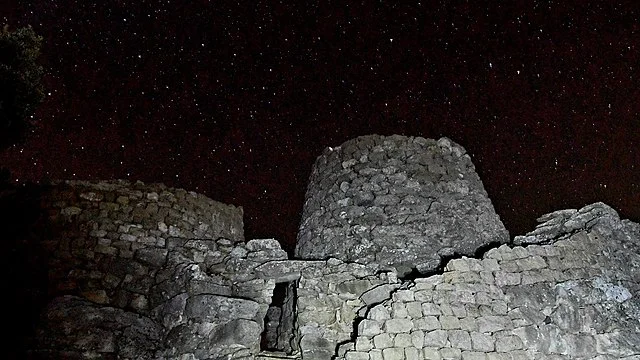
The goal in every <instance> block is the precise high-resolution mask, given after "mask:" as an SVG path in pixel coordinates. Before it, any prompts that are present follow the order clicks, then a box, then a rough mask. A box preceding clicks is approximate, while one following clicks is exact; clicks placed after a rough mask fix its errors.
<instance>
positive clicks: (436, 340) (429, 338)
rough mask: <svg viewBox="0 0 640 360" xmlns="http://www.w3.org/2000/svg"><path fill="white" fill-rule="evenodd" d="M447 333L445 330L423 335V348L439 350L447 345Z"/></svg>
mask: <svg viewBox="0 0 640 360" xmlns="http://www.w3.org/2000/svg"><path fill="white" fill-rule="evenodd" d="M447 338H448V335H447V332H446V331H445V330H433V331H429V332H427V333H425V334H424V346H426V347H435V348H441V347H444V346H445V345H446V344H447Z"/></svg>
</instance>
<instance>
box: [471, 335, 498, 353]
mask: <svg viewBox="0 0 640 360" xmlns="http://www.w3.org/2000/svg"><path fill="white" fill-rule="evenodd" d="M470 336H471V347H472V349H473V350H475V351H483V352H491V351H493V350H494V349H495V340H494V338H493V337H492V336H490V335H487V334H484V333H481V332H477V331H473V332H471V334H470Z"/></svg>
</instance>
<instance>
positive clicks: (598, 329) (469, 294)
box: [7, 137, 640, 360]
mask: <svg viewBox="0 0 640 360" xmlns="http://www.w3.org/2000/svg"><path fill="white" fill-rule="evenodd" d="M375 139H377V138H375V137H372V138H367V137H365V138H362V139H360V140H359V141H356V142H353V143H351V145H353V144H359V145H358V146H356V147H355V148H354V147H353V146H351V147H350V148H349V149H346V148H344V149H342V150H339V151H338V153H337V154H340V156H342V158H339V159H338V160H340V161H338V162H336V164H337V165H336V166H335V167H336V169H334V170H331V171H329V170H327V171H328V173H327V174H330V173H331V172H332V171H333V172H334V173H337V174H342V175H345V176H346V177H342V178H340V179H333V178H331V176H328V175H327V176H328V177H327V178H326V179H328V180H326V179H325V180H322V181H324V182H323V183H322V186H321V187H320V188H322V189H332V188H333V187H334V185H335V189H333V190H331V191H334V190H335V191H336V192H341V193H342V195H340V196H341V198H339V199H338V200H337V201H338V203H339V204H338V208H336V209H333V210H339V211H337V212H336V211H330V212H323V213H322V214H324V215H322V214H320V215H318V214H316V215H318V216H324V217H325V220H326V218H329V217H334V216H337V217H338V218H340V219H342V220H344V221H347V223H348V221H355V222H357V223H353V224H352V225H353V226H352V227H350V229H352V230H353V233H351V234H350V235H348V236H352V237H354V238H355V237H356V236H355V235H357V234H361V233H363V231H364V230H366V229H364V228H363V227H362V226H364V225H363V224H366V222H367V221H373V222H372V223H375V224H378V221H380V223H379V224H380V229H377V230H375V231H373V230H371V231H370V232H369V233H370V235H371V236H372V237H370V238H367V237H363V238H362V239H365V240H366V239H370V240H371V239H378V240H389V241H390V242H389V243H393V242H394V241H396V240H398V241H399V239H400V237H399V235H398V234H400V233H401V231H402V229H403V227H406V228H407V229H409V233H411V231H414V230H415V227H414V226H418V225H416V224H420V223H430V224H432V225H433V223H432V222H431V221H433V219H434V218H429V216H431V215H429V216H423V217H422V218H420V217H419V216H418V215H416V214H418V213H419V212H420V211H422V213H420V214H422V215H424V214H427V213H430V212H431V211H432V209H433V206H432V205H433V204H429V205H428V206H427V205H425V204H424V203H420V201H422V200H420V197H421V196H423V195H424V194H422V193H421V192H420V191H423V190H425V189H427V190H429V189H431V190H429V191H435V190H434V189H436V190H438V189H439V190H438V191H441V195H437V196H444V197H447V196H450V197H452V198H455V196H456V195H455V194H457V192H456V191H453V190H451V188H450V187H451V186H453V185H455V184H458V185H460V186H462V185H461V183H459V182H455V183H454V184H453V185H452V183H451V182H452V181H454V180H452V179H450V178H448V177H447V176H449V175H451V174H457V172H454V173H451V170H450V169H451V167H450V166H453V169H454V170H455V169H457V168H455V166H459V164H460V163H463V164H464V163H465V162H466V161H468V159H467V160H465V159H466V158H465V155H464V153H463V152H462V150H460V149H458V148H457V147H456V146H455V145H452V144H450V143H449V145H447V142H446V140H442V139H441V141H440V142H439V143H438V142H429V141H426V140H424V139H419V138H411V139H409V140H410V141H409V140H407V138H401V137H400V138H398V137H392V138H390V139H387V138H385V140H383V141H382V142H380V143H376V141H377V140H375ZM387 140H389V141H387ZM423 140H424V141H423ZM425 141H426V142H425ZM361 142H362V144H361ZM416 142H417V145H416ZM372 144H373V145H372ZM360 145H362V146H360ZM425 147H426V148H429V147H437V148H438V149H440V150H439V151H441V152H442V153H436V154H435V155H434V154H433V153H431V152H427V154H431V155H427V158H428V159H427V160H424V159H423V160H424V161H423V160H417V165H416V166H414V167H411V166H408V167H407V164H409V165H411V164H413V163H412V161H414V160H409V159H410V158H411V156H413V155H408V154H414V155H415V154H416V153H422V152H421V151H422V150H424V148H425ZM449 148H450V153H447V149H449ZM456 149H457V150H456ZM357 152H361V154H360V155H357V156H354V154H356V153H357ZM456 152H460V154H458V155H456ZM365 153H366V154H365ZM331 154H332V153H328V154H325V155H326V157H331V156H333V155H331ZM447 154H448V155H447ZM417 156H418V155H416V157H417ZM447 156H449V157H450V158H451V159H449V158H447ZM438 157H441V158H442V159H440V158H438ZM437 158H438V159H440V160H437V161H436V160H434V159H437ZM461 158H462V159H461ZM398 159H404V160H402V161H404V163H403V162H402V161H400V160H398ZM443 159H444V160H443ZM452 159H453V160H452ZM455 159H457V160H455ZM334 160H335V159H334ZM454 160H455V161H454ZM319 161H320V160H319ZM332 161H333V160H332ZM332 161H328V162H326V163H325V164H324V165H322V166H325V167H326V166H329V165H330V163H333V162H332ZM438 161H439V162H440V163H437V162H438ZM456 161H458V162H456ZM372 162H374V163H375V164H378V165H376V166H378V167H377V168H376V167H374V166H371V165H372ZM434 162H435V163H434ZM380 164H382V165H384V166H382V165H380ZM438 164H439V165H438ZM443 164H444V165H443ZM452 164H453V165H452ZM455 164H458V165H455ZM469 164H470V163H469ZM414 165H415V164H414ZM441 165H442V166H441ZM425 166H426V167H427V170H424V169H422V167H425ZM448 166H449V167H448ZM405 168H406V169H405ZM403 169H405V170H403ZM421 169H422V170H421ZM447 169H449V170H447ZM469 169H471V170H472V168H471V167H469V168H467V169H466V170H469ZM463 170H464V169H463ZM344 171H346V172H344ZM349 171H353V172H357V174H358V176H360V175H363V176H364V177H363V179H364V178H366V179H367V180H366V181H361V180H358V179H359V177H355V178H351V177H350V176H349V174H350V173H349ZM461 173H462V172H461ZM434 174H435V175H434ZM465 174H466V173H465ZM325 175H326V174H325ZM436 175H438V176H439V177H437V176H436ZM317 176H319V175H317ZM420 176H423V177H429V176H431V177H434V176H435V177H437V179H438V180H437V181H435V182H434V183H433V188H429V187H428V186H426V185H425V186H423V185H420V187H415V186H413V185H411V184H410V181H412V177H413V178H415V177H418V178H419V177H420ZM473 176H474V175H469V174H467V175H464V176H463V177H466V178H467V179H468V178H473ZM421 179H422V178H421ZM422 180H424V179H422ZM422 180H420V181H422ZM473 182H474V181H471V180H469V183H473ZM385 183H387V184H385ZM336 184H337V185H336ZM367 184H369V186H368V185H367ZM418 184H421V183H420V182H418ZM425 184H426V183H425ZM395 185H398V186H397V187H394V186H395ZM470 188H473V186H471V187H470ZM443 189H444V190H443ZM417 190H420V191H417ZM445 190H446V191H445ZM331 191H330V192H329V193H331ZM352 191H356V192H357V193H354V194H351V195H349V196H347V195H345V194H348V193H349V192H352ZM425 191H426V190H425ZM473 191H475V190H473ZM473 191H469V192H466V194H467V195H469V194H471V195H470V196H472V198H473V196H476V195H478V193H477V192H476V193H474V192H473ZM458 193H459V192H458ZM421 194H422V195H421ZM430 194H431V195H433V192H432V193H430ZM439 194H440V193H439ZM442 194H445V195H442ZM452 194H454V195H452ZM474 194H475V195H474ZM40 195H41V196H40V197H38V198H37V199H38V201H39V202H41V205H40V206H41V207H40V208H41V209H42V210H44V212H43V214H44V215H43V217H44V219H40V220H39V221H41V222H42V223H37V224H36V225H34V227H32V228H30V229H29V231H28V234H29V237H28V238H24V239H21V240H22V241H23V242H22V243H21V244H22V245H21V246H24V244H30V242H33V247H32V248H28V247H23V248H20V249H21V251H22V252H23V253H26V254H29V255H30V256H31V255H34V256H35V255H38V256H39V257H32V258H31V259H34V260H31V261H30V262H28V263H27V264H28V265H29V267H28V268H27V269H26V271H22V272H24V273H25V274H28V275H30V276H34V277H36V276H37V277H38V279H39V281H41V284H44V285H45V287H44V288H28V289H27V287H25V288H24V289H21V290H22V292H21V294H22V295H21V296H23V298H24V299H27V301H31V302H32V303H38V304H40V303H42V304H44V305H45V308H44V311H43V312H42V317H41V318H40V319H39V321H36V320H37V319H35V318H31V319H30V320H31V322H33V323H34V324H36V323H37V324H36V327H35V329H36V333H35V334H33V336H32V337H31V338H29V339H27V340H28V341H25V342H24V343H25V344H28V345H29V346H31V347H30V352H29V354H28V355H29V356H31V358H74V359H115V358H118V359H163V360H169V359H181V360H187V359H189V360H199V359H244V360H249V359H263V360H266V359H269V360H273V359H301V360H307V359H317V360H324V359H337V360H341V359H342V360H344V359H368V360H388V359H403V360H406V359H483V360H491V359H510V360H513V359H598V360H601V359H636V358H637V357H638V356H640V331H638V328H639V326H640V323H639V322H638V319H640V302H639V300H638V296H639V294H640V225H639V224H636V223H633V222H630V221H628V220H620V219H619V217H618V215H617V213H615V211H614V210H613V209H611V208H610V207H608V206H607V205H605V204H602V203H596V204H592V205H589V206H586V207H584V208H583V209H579V210H560V211H556V212H553V213H551V214H548V215H544V216H542V217H541V218H540V219H539V220H540V221H541V222H543V224H542V225H541V226H539V227H538V228H537V229H536V230H535V231H534V232H532V233H530V234H527V235H525V236H522V237H516V242H517V244H516V245H506V244H505V245H501V246H499V247H495V248H492V249H491V250H489V251H487V252H486V253H485V254H484V255H483V258H482V259H474V258H471V257H467V256H458V257H456V258H455V259H452V260H450V261H449V262H448V263H447V264H443V265H445V266H444V269H443V271H442V273H440V274H434V275H423V276H420V275H417V274H416V273H413V274H412V275H417V276H418V277H417V278H414V277H411V278H408V277H405V278H403V277H402V276H401V275H403V274H404V273H405V271H406V270H407V269H409V268H412V267H420V266H423V265H424V264H430V263H431V261H435V259H436V258H437V259H439V257H440V256H443V255H447V254H449V255H450V253H449V252H450V251H453V250H452V249H453V246H454V245H455V244H449V245H447V246H446V247H441V248H439V249H440V251H439V253H437V254H436V256H435V257H432V258H428V257H427V258H425V259H426V263H421V264H422V265H420V264H418V263H419V262H420V261H418V262H414V263H400V264H396V263H392V262H388V261H387V260H385V261H386V262H385V261H379V260H380V259H389V258H388V257H387V255H388V254H389V253H393V251H395V250H393V251H391V250H389V249H386V250H384V251H383V249H382V248H379V250H380V254H381V255H380V256H379V257H376V258H375V259H374V261H368V260H367V261H359V260H358V259H352V260H353V261H352V260H348V259H347V260H346V261H345V259H338V258H334V257H326V258H322V259H321V260H300V259H298V260H288V259H287V255H286V253H285V252H284V251H283V250H282V249H281V248H280V246H279V244H278V242H277V241H276V240H274V239H254V240H251V241H249V242H247V243H244V242H243V241H242V238H241V236H240V235H239V234H241V228H242V222H241V218H237V217H235V216H237V215H240V214H241V212H238V211H237V209H236V210H233V209H235V208H233V207H227V206H226V205H222V204H220V207H217V206H218V205H215V204H214V205H212V203H211V201H210V200H208V199H201V197H200V196H199V195H195V194H192V193H187V192H186V191H184V190H178V189H168V188H165V187H163V186H160V185H144V184H141V183H136V184H127V183H124V182H107V183H88V182H67V183H63V184H58V185H55V186H53V187H51V188H46V189H45V190H43V192H42V194H40ZM352 195H353V196H352ZM328 196H329V195H328ZM474 199H475V198H474ZM315 200H318V201H320V202H322V201H323V200H322V199H319V198H315ZM315 200H314V201H315ZM334 200H335V199H334ZM459 200H460V201H461V202H462V203H465V201H464V197H461V198H459ZM397 201H400V202H401V203H402V202H403V201H405V203H406V204H407V208H406V209H404V208H403V209H398V208H394V205H393V204H394V203H395V202H397ZM474 201H475V200H474ZM203 204H204V205H203ZM434 204H435V202H434ZM409 205H412V206H413V205H415V206H413V207H411V206H409ZM489 205H490V203H489ZM323 206H324V205H323ZM474 206H475V205H474ZM436 207H437V206H436ZM212 209H213V210H212ZM216 209H217V210H216ZM220 209H223V210H220ZM224 209H226V210H224ZM485 210H486V208H485ZM225 211H226V213H225ZM342 211H344V212H345V214H343V213H342ZM471 213H473V212H471ZM225 214H226V215H225ZM233 214H235V215H233ZM399 214H403V215H402V216H403V217H402V219H401V221H396V220H398V219H399V218H398V216H399ZM405 215H406V219H405V218H404V216H405ZM441 215H442V214H441ZM458 215H459V216H461V217H462V218H464V216H466V215H464V214H463V213H455V214H453V215H451V216H454V217H455V216H458ZM467 215H468V214H467ZM314 216H315V215H314ZM412 216H413V218H412V219H413V220H409V219H410V218H411V217H412ZM343 217H344V218H343ZM354 219H355V220H354ZM389 219H396V220H394V221H396V223H387V221H389ZM496 219H497V218H496ZM205 220H206V221H205ZM317 224H320V223H317ZM326 224H329V225H331V224H334V223H331V222H327V223H326ZM334 225H335V224H334ZM449 225H451V224H449ZM449 225H447V226H449ZM458 225H460V226H462V225H461V224H458ZM471 225H472V226H471V228H472V229H473V226H481V224H479V223H476V224H473V223H472V224H471ZM493 225H495V223H494V224H493ZM493 225H492V226H493ZM331 226H333V225H331ZM331 226H327V227H326V230H327V234H333V235H332V236H334V235H335V236H337V235H336V234H338V232H336V231H337V230H336V229H337V228H335V227H331ZM350 226H351V225H350ZM465 226H466V225H465ZM363 229H364V230H363ZM338 230H340V229H338ZM476 230H477V229H476ZM476 230H473V231H476ZM493 230H495V228H494V229H493ZM493 230H492V231H493ZM447 231H449V230H447ZM447 231H444V232H440V233H437V232H434V234H439V235H438V236H439V237H436V238H434V239H435V240H437V241H441V240H442V241H452V242H455V241H457V240H456V239H454V238H453V237H442V235H443V234H447V233H448V232H447ZM427 233H428V232H427ZM496 233H500V231H497V232H495V231H494V234H496ZM216 234H217V235H216ZM411 234H413V233H411ZM474 234H475V235H473V236H476V238H474V239H475V240H477V237H482V236H484V235H482V232H478V231H476V232H475V233H474ZM219 235H220V236H219ZM485 235H486V234H485ZM341 236H342V235H341ZM348 236H347V237H348ZM378 236H379V237H378ZM403 236H404V235H403ZM447 236H448V235H447ZM34 238H35V241H34ZM362 239H361V240H362ZM474 239H471V240H472V241H471V242H469V243H465V244H467V245H468V244H472V243H473V244H475V240H474ZM378 240H376V241H378ZM405 240H406V239H405ZM348 241H351V240H348ZM348 241H347V242H348ZM489 242H491V243H495V244H499V243H501V242H502V239H498V240H497V241H495V242H493V241H489ZM380 243H381V242H378V244H380ZM480 243H481V244H486V243H487V242H486V241H485V240H482V241H480V242H479V243H478V244H480ZM478 244H476V245H478ZM423 245H424V244H423ZM476 245H473V246H476ZM376 246H377V245H376ZM424 246H427V245H424ZM465 246H466V245H465ZM478 246H479V245H478ZM347 250H348V251H347V252H346V254H356V253H358V254H360V253H359V252H353V253H350V252H349V251H350V250H349V249H347ZM396 250H397V249H396ZM412 251H413V250H412ZM456 251H457V250H456ZM472 252H473V251H472ZM11 254H20V252H12V253H11ZM362 254H364V253H362ZM367 256H368V255H367ZM376 256H378V254H376ZM8 260H12V261H13V259H8ZM35 260H37V261H35ZM365 260H366V259H365ZM418 260H419V259H418ZM412 261H413V260H412ZM15 263H16V262H15V261H13V262H11V264H15ZM389 265H392V266H389ZM40 266H42V267H43V268H40ZM424 266H426V265H424ZM23 268H24V265H23ZM423 268H424V267H423ZM399 275H400V276H399ZM8 280H9V281H11V280H12V279H8ZM34 283H37V282H34V281H31V282H30V283H29V284H34ZM25 289H27V290H28V291H26V292H25V291H24V290H25ZM276 289H279V291H281V292H280V293H279V295H276V291H275V290H276ZM24 294H40V295H39V297H29V296H25V295H24ZM30 296H31V295H30ZM36 300H37V301H36ZM45 300H46V301H45ZM14 307H15V303H14ZM10 309H12V308H10ZM21 309H22V308H21ZM8 315H9V316H10V315H11V314H8ZM21 316H22V314H21ZM24 321H25V323H27V324H29V323H30V322H29V321H28V320H26V319H25V320H24ZM18 323H19V322H16V321H13V322H9V326H10V327H12V328H14V327H16V325H18ZM25 327H26V326H25ZM21 341H22V340H21ZM261 350H262V351H261ZM264 350H270V351H264ZM16 354H17V353H16V352H15V351H14V352H13V353H12V354H11V355H9V356H8V357H7V358H24V357H26V356H14V355H16ZM27 357H28V356H27Z"/></svg>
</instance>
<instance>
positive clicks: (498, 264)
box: [340, 203, 640, 360]
mask: <svg viewBox="0 0 640 360" xmlns="http://www.w3.org/2000/svg"><path fill="white" fill-rule="evenodd" d="M568 214H570V215H568ZM541 219H542V220H544V221H545V223H544V224H542V225H541V226H540V227H539V228H538V230H537V231H534V232H533V233H532V234H529V235H528V236H524V237H521V238H520V241H521V242H522V241H525V240H527V239H529V240H535V241H536V242H540V241H539V240H540V239H541V238H545V239H546V241H545V242H548V243H549V244H547V245H529V246H526V247H522V246H515V247H509V246H507V245H503V246H500V247H499V248H495V249H491V250H489V251H488V252H487V253H486V254H485V256H483V258H482V259H472V258H467V257H462V258H460V259H455V260H451V261H450V262H449V263H448V264H447V266H446V268H445V271H444V273H443V274H439V275H434V276H430V277H425V278H418V279H415V280H413V281H406V282H403V284H402V286H401V287H399V288H398V290H397V291H394V292H393V294H392V296H391V297H390V298H389V299H388V300H386V301H384V302H382V303H381V304H378V305H376V306H373V307H371V308H369V309H368V311H367V314H366V317H365V319H364V320H362V321H361V322H360V323H359V326H358V329H357V334H358V335H357V338H356V339H355V341H354V342H353V343H352V344H350V349H349V350H348V351H347V352H346V353H345V355H344V356H343V357H340V358H341V359H347V360H360V359H362V360H378V359H380V360H383V359H384V360H399V359H407V360H408V359H469V360H471V359H473V360H492V359H638V358H640V331H639V330H638V329H640V301H639V299H638V295H640V267H639V265H640V225H638V224H635V223H632V222H628V221H620V219H619V218H618V217H617V214H616V213H615V211H613V210H612V209H611V208H609V207H608V206H606V205H604V204H601V203H598V204H594V205H591V206H587V207H585V208H583V209H581V210H580V211H577V210H568V211H560V212H556V213H552V214H549V215H547V216H545V217H543V218H541ZM558 229H563V230H562V231H558Z"/></svg>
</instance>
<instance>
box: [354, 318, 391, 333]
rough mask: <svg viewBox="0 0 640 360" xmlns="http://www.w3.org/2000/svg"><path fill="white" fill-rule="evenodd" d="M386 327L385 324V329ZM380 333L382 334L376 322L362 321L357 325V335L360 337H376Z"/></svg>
mask: <svg viewBox="0 0 640 360" xmlns="http://www.w3.org/2000/svg"><path fill="white" fill-rule="evenodd" d="M388 321H392V320H387V322H388ZM386 326H387V325H386V322H385V327H386ZM381 332H382V329H381V328H380V323H378V322H377V321H373V320H367V319H364V320H362V321H360V324H358V334H360V335H363V336H376V335H378V334H380V333H381Z"/></svg>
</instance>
